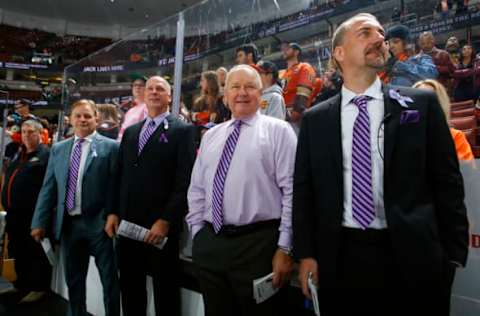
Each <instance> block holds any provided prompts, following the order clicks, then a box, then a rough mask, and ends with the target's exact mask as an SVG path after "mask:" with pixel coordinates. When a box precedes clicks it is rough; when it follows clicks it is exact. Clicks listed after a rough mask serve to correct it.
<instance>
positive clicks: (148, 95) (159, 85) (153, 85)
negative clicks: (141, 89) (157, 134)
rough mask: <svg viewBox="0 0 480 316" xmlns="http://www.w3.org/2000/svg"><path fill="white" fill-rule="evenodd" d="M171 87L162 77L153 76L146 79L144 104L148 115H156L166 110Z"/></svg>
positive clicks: (169, 99)
mask: <svg viewBox="0 0 480 316" xmlns="http://www.w3.org/2000/svg"><path fill="white" fill-rule="evenodd" d="M171 92H172V88H171V87H170V84H169V83H168V82H167V80H165V79H164V78H162V77H160V76H153V77H151V78H150V79H148V80H147V84H146V87H145V104H146V105H147V110H148V116H150V117H151V118H153V117H156V116H158V115H160V114H162V113H163V112H165V111H167V110H168V106H169V105H170V101H171Z"/></svg>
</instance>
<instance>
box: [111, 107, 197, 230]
mask: <svg viewBox="0 0 480 316" xmlns="http://www.w3.org/2000/svg"><path fill="white" fill-rule="evenodd" d="M166 120H167V121H168V129H166V128H165V124H163V123H162V124H160V126H159V127H158V128H157V129H156V130H155V132H154V133H153V134H152V136H151V137H150V139H149V140H148V142H147V144H146V145H145V147H144V148H143V150H142V152H141V154H140V156H138V154H137V153H138V140H139V136H140V131H141V129H142V126H143V124H144V122H145V120H144V121H142V122H140V123H138V124H135V125H133V126H131V127H129V128H128V129H127V130H126V131H125V133H124V136H123V138H122V143H121V145H120V150H119V159H118V175H117V176H118V181H119V187H120V188H119V191H118V194H119V196H118V198H117V199H118V201H119V208H118V215H119V216H120V218H121V219H125V220H128V221H131V222H133V223H136V224H139V225H141V226H143V227H146V228H148V229H150V227H151V226H152V225H153V223H154V222H155V221H156V220H158V219H163V220H166V221H168V222H169V223H170V232H169V234H171V233H175V232H178V231H180V229H181V227H182V219H183V216H184V215H185V213H186V211H187V189H188V185H189V184H190V174H191V170H192V167H193V162H194V160H195V145H194V130H193V127H192V126H190V125H188V124H186V123H184V122H182V121H180V120H179V119H177V118H175V117H174V116H173V115H169V116H167V117H166ZM162 134H164V136H162Z"/></svg>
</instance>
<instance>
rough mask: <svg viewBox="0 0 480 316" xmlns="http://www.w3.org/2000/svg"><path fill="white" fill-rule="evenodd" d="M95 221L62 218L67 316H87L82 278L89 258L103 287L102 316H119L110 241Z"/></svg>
mask: <svg viewBox="0 0 480 316" xmlns="http://www.w3.org/2000/svg"><path fill="white" fill-rule="evenodd" d="M99 221H100V220H99V219H98V218H89V217H87V216H85V215H78V216H69V215H65V219H64V229H63V235H62V238H63V239H62V247H63V254H64V261H65V279H66V282H67V286H68V296H69V306H68V315H69V316H84V315H87V308H86V277H87V272H88V264H89V261H90V256H94V257H95V264H96V265H97V268H98V272H99V274H100V280H101V282H102V286H103V301H104V305H105V315H106V316H119V315H120V291H119V285H118V272H117V265H116V262H115V255H114V252H113V240H112V239H110V238H109V237H108V236H107V234H106V233H105V232H104V230H103V227H104V224H102V223H99Z"/></svg>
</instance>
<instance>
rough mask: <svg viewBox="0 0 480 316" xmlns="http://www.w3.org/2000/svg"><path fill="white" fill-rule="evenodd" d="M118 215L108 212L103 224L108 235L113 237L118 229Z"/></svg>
mask: <svg viewBox="0 0 480 316" xmlns="http://www.w3.org/2000/svg"><path fill="white" fill-rule="evenodd" d="M118 222H119V219H118V216H117V215H115V214H110V215H108V217H107V223H106V224H105V232H106V233H107V235H108V237H110V238H113V237H115V235H116V234H117V231H118Z"/></svg>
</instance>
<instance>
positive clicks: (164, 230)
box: [145, 219, 170, 245]
mask: <svg viewBox="0 0 480 316" xmlns="http://www.w3.org/2000/svg"><path fill="white" fill-rule="evenodd" d="M169 228H170V224H169V223H168V222H167V221H164V220H163V219H158V220H157V221H156V222H155V223H153V225H152V228H150V232H149V233H148V234H147V236H145V242H146V243H149V244H152V245H156V244H158V243H160V242H161V241H162V239H163V238H164V237H165V236H167V235H168V230H169Z"/></svg>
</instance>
